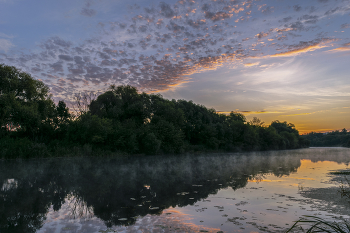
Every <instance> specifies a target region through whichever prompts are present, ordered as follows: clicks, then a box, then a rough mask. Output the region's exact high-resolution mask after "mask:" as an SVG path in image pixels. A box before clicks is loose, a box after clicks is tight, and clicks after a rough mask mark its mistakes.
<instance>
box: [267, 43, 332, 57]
mask: <svg viewBox="0 0 350 233" xmlns="http://www.w3.org/2000/svg"><path fill="white" fill-rule="evenodd" d="M329 42H331V40H328V39H323V40H321V41H319V42H318V41H316V42H315V41H308V42H305V41H301V42H300V43H299V44H297V45H291V46H289V51H286V52H282V53H276V54H273V55H271V57H290V56H296V55H300V54H302V53H307V52H310V51H315V50H317V49H321V48H325V47H328V46H327V43H329Z"/></svg>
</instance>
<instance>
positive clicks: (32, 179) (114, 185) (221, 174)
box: [0, 151, 305, 232]
mask: <svg viewBox="0 0 350 233" xmlns="http://www.w3.org/2000/svg"><path fill="white" fill-rule="evenodd" d="M299 153H301V152H300V151H276V152H258V153H248V154H247V153H246V154H234V155H231V156H230V155H208V156H176V157H175V156H174V157H160V156H158V157H140V158H131V159H107V158H102V159H101V158H71V159H48V160H30V161H22V162H16V161H3V162H2V163H1V164H0V180H1V182H2V183H0V187H3V189H2V190H1V192H0V214H1V216H0V231H1V232H35V231H36V230H37V229H40V228H41V226H42V224H43V221H44V220H45V216H46V213H47V212H48V210H49V208H50V206H51V205H52V206H53V209H54V210H59V209H60V208H61V206H62V204H63V203H64V201H65V200H70V201H71V203H70V208H71V211H72V214H73V216H76V217H79V215H80V214H84V213H85V214H86V215H89V214H91V215H94V216H96V217H98V218H100V219H102V220H103V221H104V222H105V224H106V225H107V226H108V227H111V226H112V225H131V224H134V223H135V221H136V219H135V217H136V216H145V215H147V214H161V213H162V211H163V210H164V209H166V208H169V207H175V206H186V205H192V204H194V203H195V202H197V201H199V200H202V199H205V198H207V197H208V195H209V194H215V193H217V192H218V190H219V189H221V188H228V187H231V188H232V189H234V190H236V189H239V188H243V187H245V186H246V185H247V182H248V180H249V179H255V180H257V179H259V177H260V178H261V177H262V176H263V175H265V174H274V175H276V176H282V175H289V174H290V173H291V172H293V171H296V169H297V168H298V167H299V166H300V156H301V155H303V156H304V154H305V153H304V154H300V156H299ZM9 179H11V180H14V181H16V185H13V187H11V185H9V184H8V180H9Z"/></svg>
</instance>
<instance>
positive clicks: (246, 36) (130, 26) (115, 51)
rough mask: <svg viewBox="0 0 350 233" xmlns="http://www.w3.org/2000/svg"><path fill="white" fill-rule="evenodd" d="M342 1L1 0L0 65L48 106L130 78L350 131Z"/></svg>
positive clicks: (242, 109) (199, 98)
mask: <svg viewBox="0 0 350 233" xmlns="http://www.w3.org/2000/svg"><path fill="white" fill-rule="evenodd" d="M349 19H350V0H343V1H336V0H309V1H302V0H295V1H287V0H283V1H268V0H259V1H257V0H201V1H197V0H180V1H177V0H175V1H173V0H171V1H159V0H147V1H140V0H128V1H124V0H118V1H113V0H99V1H97V0H73V1H72V0H69V1H68V0H62V1H55V2H51V1H50V2H48V1H44V0H33V1H30V2H29V1H23V0H0V63H4V64H6V65H13V66H16V67H17V68H19V69H21V70H23V71H25V72H28V73H30V74H31V75H32V76H33V77H35V78H36V79H40V80H42V81H43V82H44V83H45V84H46V85H48V86H49V87H50V89H51V93H52V94H53V99H54V100H55V102H58V101H59V100H64V101H65V102H67V103H68V105H70V104H72V97H73V96H74V95H75V94H77V93H82V92H86V91H94V92H96V93H102V92H103V91H105V90H106V89H107V88H108V87H109V86H110V85H111V84H115V85H125V84H128V85H132V86H135V87H137V88H138V90H139V91H144V92H147V93H160V94H162V95H163V96H164V97H165V98H168V99H185V100H193V101H194V102H195V103H198V104H202V105H205V106H206V107H208V108H214V109H215V110H216V111H217V112H219V113H229V112H230V111H236V112H239V113H242V114H244V115H245V116H246V118H247V120H248V121H249V120H251V119H252V118H253V117H258V118H259V119H261V120H262V121H264V122H265V124H267V125H268V124H270V123H271V121H273V120H280V121H287V122H291V123H293V124H294V125H295V126H296V128H297V129H298V130H299V132H300V133H307V132H310V131H320V132H326V131H332V130H339V129H342V128H346V129H348V130H350V121H349V116H350V91H349V90H350V79H349V56H350V23H349V22H350V20H349Z"/></svg>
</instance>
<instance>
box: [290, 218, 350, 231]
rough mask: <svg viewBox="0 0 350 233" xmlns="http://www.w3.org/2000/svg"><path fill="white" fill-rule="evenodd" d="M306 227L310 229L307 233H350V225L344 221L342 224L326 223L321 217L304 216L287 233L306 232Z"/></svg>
mask: <svg viewBox="0 0 350 233" xmlns="http://www.w3.org/2000/svg"><path fill="white" fill-rule="evenodd" d="M303 226H304V227H308V228H307V229H306V232H307V233H309V232H336V233H337V232H339V233H349V232H350V223H349V221H348V220H346V219H344V220H343V221H342V222H335V221H333V222H331V221H326V220H324V219H322V218H320V217H316V216H309V215H304V216H303V217H302V218H300V219H299V220H298V221H296V222H295V223H294V225H293V226H292V227H291V228H289V229H288V230H287V231H286V233H288V232H294V230H297V229H301V230H302V231H303V232H304V228H303Z"/></svg>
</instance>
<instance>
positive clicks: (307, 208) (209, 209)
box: [175, 160, 347, 232]
mask: <svg viewBox="0 0 350 233" xmlns="http://www.w3.org/2000/svg"><path fill="white" fill-rule="evenodd" d="M301 162H302V163H301V166H300V167H299V168H298V171H297V172H295V173H292V174H291V175H290V176H286V175H285V176H282V177H276V176H274V175H271V174H269V175H265V176H264V178H263V179H262V180H252V181H251V182H249V183H248V185H247V186H246V187H244V188H242V189H238V190H236V191H233V190H232V189H231V188H227V189H222V190H220V191H219V192H218V193H217V194H215V195H210V196H209V197H208V198H207V199H205V200H202V201H199V202H197V203H196V205H194V206H187V207H184V208H175V209H177V210H179V211H181V212H182V213H184V214H186V215H189V216H191V217H192V219H191V221H192V222H193V223H197V224H201V225H203V226H211V227H217V228H220V229H221V230H222V231H224V232H235V231H237V232H251V231H259V230H263V229H269V230H271V231H279V230H282V228H286V227H288V226H291V225H290V224H292V221H294V220H297V219H298V218H299V217H300V216H302V215H317V216H320V217H326V218H327V217H328V218H329V217H331V216H330V215H329V214H328V213H327V212H324V211H318V208H316V206H318V205H317V204H319V205H322V203H321V202H320V201H317V200H312V203H313V204H311V203H308V202H304V201H303V200H304V199H305V198H303V197H302V196H301V195H300V194H298V192H299V190H301V189H304V188H305V189H307V188H321V187H322V188H325V187H333V186H334V185H335V184H332V183H329V182H327V181H328V180H329V175H328V173H329V171H330V170H337V169H344V168H347V166H346V165H344V164H337V163H335V162H330V161H323V162H317V163H313V162H311V161H310V160H301ZM339 195H340V194H339ZM334 216H336V215H334ZM266 227H267V228H266ZM240 230H242V231H240Z"/></svg>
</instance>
